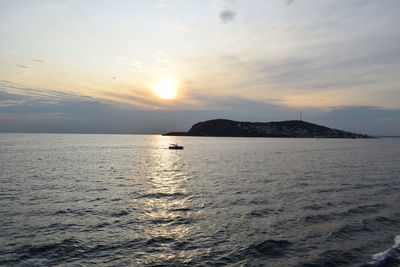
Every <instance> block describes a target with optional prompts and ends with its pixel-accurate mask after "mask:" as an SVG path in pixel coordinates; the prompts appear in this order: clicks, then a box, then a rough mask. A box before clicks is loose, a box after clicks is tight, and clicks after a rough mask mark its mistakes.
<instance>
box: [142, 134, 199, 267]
mask: <svg viewBox="0 0 400 267" xmlns="http://www.w3.org/2000/svg"><path fill="white" fill-rule="evenodd" d="M152 138H153V140H152V141H151V147H152V149H150V150H149V151H150V152H149V155H148V157H147V162H146V165H147V166H146V172H147V174H146V177H145V179H144V180H143V181H144V182H145V183H146V185H145V186H144V190H143V192H142V197H141V198H139V201H141V206H142V210H143V212H142V213H141V214H140V215H139V216H138V220H139V221H142V222H145V223H144V225H143V229H142V230H143V233H141V234H142V237H143V236H144V237H145V238H146V240H148V241H147V242H148V243H150V244H151V243H153V242H154V243H157V246H159V250H158V251H157V252H155V253H154V251H153V253H145V254H144V255H143V256H144V257H143V258H141V259H140V260H139V259H138V262H137V263H138V264H140V265H142V264H154V263H162V262H168V261H173V260H174V259H176V260H179V261H180V262H190V260H191V259H192V257H193V256H194V255H195V250H193V251H191V250H182V251H180V252H178V253H177V252H176V250H175V249H172V248H171V249H169V247H171V246H179V244H185V243H186V241H187V240H188V239H189V237H190V236H191V234H190V233H192V232H193V231H194V229H193V225H194V224H191V223H190V221H191V220H193V218H194V217H196V216H197V215H196V212H194V211H192V210H191V206H192V204H190V203H189V202H190V200H189V198H190V197H191V195H190V192H189V191H190V188H188V187H189V186H190V182H189V179H190V177H189V175H188V174H187V173H186V168H185V158H184V153H185V151H176V150H170V149H168V145H169V144H170V143H173V141H174V140H172V139H173V137H170V138H166V137H162V136H153V137H152ZM192 235H193V233H192Z"/></svg>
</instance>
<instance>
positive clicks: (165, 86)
mask: <svg viewBox="0 0 400 267" xmlns="http://www.w3.org/2000/svg"><path fill="white" fill-rule="evenodd" d="M176 90H177V85H176V82H175V81H174V80H172V79H168V78H165V79H162V80H160V81H158V82H156V83H155V85H154V93H155V94H156V95H157V96H158V97H161V98H164V99H172V98H174V97H175V96H176Z"/></svg>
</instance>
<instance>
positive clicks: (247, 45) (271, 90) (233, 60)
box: [0, 0, 400, 135]
mask: <svg viewBox="0 0 400 267" xmlns="http://www.w3.org/2000/svg"><path fill="white" fill-rule="evenodd" d="M399 14H400V1H398V0H382V1H377V0H324V1H315V0H313V1H311V0H270V1H265V0H246V1H245V0H202V1H198V0H146V1H144V0H116V1H110V0H83V1H78V0H63V1H61V0H25V1H22V0H0V38H1V42H0V62H1V63H0V80H1V83H0V125H2V126H0V131H35V132H36V131H39V132H41V131H45V132H52V131H55V132H65V131H67V132H137V133H144V132H151V133H156V132H160V131H161V132H162V131H169V130H186V129H187V127H188V126H190V125H191V124H192V123H194V122H196V121H197V120H203V119H212V118H218V117H224V118H230V119H238V120H250V121H255V120H258V121H268V120H280V119H297V118H298V110H299V107H302V108H303V109H304V111H305V115H306V116H307V117H306V119H307V118H309V119H308V120H311V121H314V122H318V123H323V124H328V126H332V127H339V128H345V129H346V130H353V131H359V132H360V131H361V132H367V133H370V134H396V135H397V134H400V101H399V100H400V27H399V26H400V16H399ZM165 79H170V80H173V81H174V84H175V85H176V90H177V93H176V97H174V98H172V99H162V98H160V97H158V96H157V95H155V93H154V87H155V84H157V83H159V82H160V81H163V80H165ZM182 128H184V129H182Z"/></svg>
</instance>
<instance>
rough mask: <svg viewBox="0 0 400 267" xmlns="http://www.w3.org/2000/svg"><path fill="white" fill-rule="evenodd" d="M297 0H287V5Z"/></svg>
mask: <svg viewBox="0 0 400 267" xmlns="http://www.w3.org/2000/svg"><path fill="white" fill-rule="evenodd" d="M294 1H295V0H286V5H287V6H290V5H291V4H293V2H294Z"/></svg>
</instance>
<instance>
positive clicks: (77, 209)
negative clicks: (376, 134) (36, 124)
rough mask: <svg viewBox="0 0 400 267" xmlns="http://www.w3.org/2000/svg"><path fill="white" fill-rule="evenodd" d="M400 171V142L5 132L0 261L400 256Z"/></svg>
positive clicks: (268, 262)
mask: <svg viewBox="0 0 400 267" xmlns="http://www.w3.org/2000/svg"><path fill="white" fill-rule="evenodd" d="M170 143H179V144H180V145H183V146H185V149H184V150H169V149H168V145H169V144H170ZM399 179H400V139H355V140H354V139H300V138H299V139H281V138H212V137H208V138H207V137H206V138H200V137H162V136H156V135H80V134H66V135H63V134H0V218H1V220H0V265H5V266H55V265H62V266H87V265H94V264H99V265H105V266H155V265H158V266H360V265H367V266H368V265H370V266H398V265H399V262H400V260H399V257H398V256H399V254H396V253H397V252H398V249H399V247H398V240H397V243H395V245H394V246H393V240H394V239H395V238H396V236H397V235H399V234H400V209H399V200H400V193H399V190H400V184H399ZM392 246H393V247H392ZM396 255H397V256H396ZM396 257H397V258H396Z"/></svg>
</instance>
